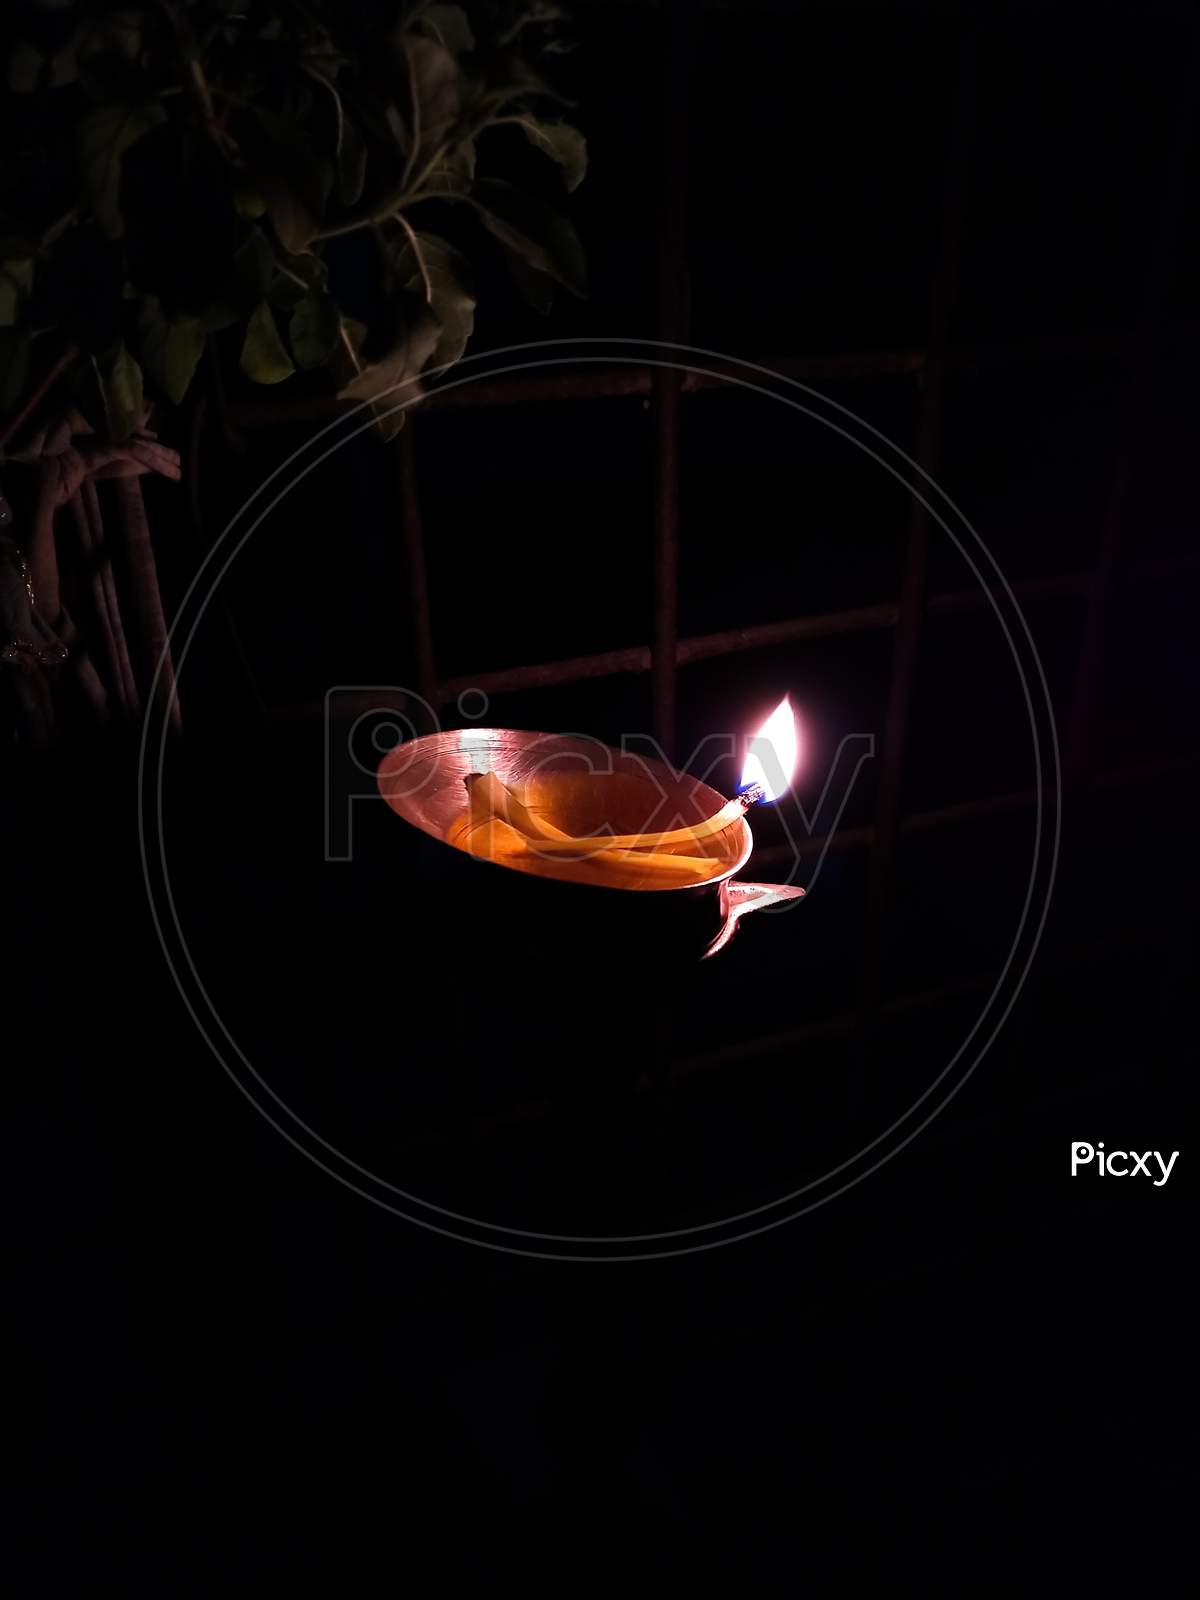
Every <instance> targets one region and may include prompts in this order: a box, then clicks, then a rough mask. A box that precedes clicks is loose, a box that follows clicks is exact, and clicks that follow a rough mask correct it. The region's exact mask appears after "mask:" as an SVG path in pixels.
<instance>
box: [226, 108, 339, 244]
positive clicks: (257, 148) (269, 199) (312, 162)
mask: <svg viewBox="0 0 1200 1600" xmlns="http://www.w3.org/2000/svg"><path fill="white" fill-rule="evenodd" d="M234 133H235V137H236V138H237V141H238V145H239V148H240V150H241V153H242V156H243V158H244V160H245V163H246V176H247V178H248V179H249V180H250V181H251V182H252V183H253V184H254V186H255V188H256V189H257V190H258V193H259V194H260V195H261V196H262V200H263V205H264V206H265V207H266V212H267V216H268V217H269V218H270V220H271V226H272V227H273V228H274V230H275V236H276V238H277V239H278V240H279V242H280V244H281V245H282V246H283V248H284V249H285V250H287V251H289V252H291V253H292V254H296V255H298V254H300V253H301V252H303V251H305V250H307V249H308V246H309V245H310V244H311V243H312V240H313V238H314V236H315V235H316V232H317V229H318V227H319V226H320V220H321V215H322V212H323V210H324V204H325V193H326V190H327V182H328V179H329V178H330V177H331V176H332V174H331V173H330V171H329V169H328V168H327V167H323V165H322V163H321V162H320V161H319V160H318V159H317V155H316V152H315V151H314V150H313V148H312V146H311V145H310V144H309V142H308V140H307V139H306V138H305V137H304V135H303V134H301V133H298V132H297V131H296V130H295V129H294V128H290V127H289V126H288V125H287V123H285V122H284V121H283V120H282V118H280V117H276V116H272V115H271V114H270V113H269V112H266V111H261V110H254V111H246V112H243V113H242V114H241V115H240V116H239V117H238V118H236V120H235V122H234Z"/></svg>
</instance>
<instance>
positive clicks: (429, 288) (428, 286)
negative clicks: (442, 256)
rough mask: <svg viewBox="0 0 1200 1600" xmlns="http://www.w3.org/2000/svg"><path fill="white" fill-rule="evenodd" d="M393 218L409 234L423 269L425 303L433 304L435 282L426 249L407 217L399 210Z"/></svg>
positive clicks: (418, 264) (418, 262) (414, 252)
mask: <svg viewBox="0 0 1200 1600" xmlns="http://www.w3.org/2000/svg"><path fill="white" fill-rule="evenodd" d="M393 220H394V221H396V222H398V223H399V224H400V226H401V227H402V228H403V229H404V231H405V233H406V234H407V235H408V242H409V244H411V245H412V249H413V255H414V256H416V258H417V266H418V267H419V268H420V270H421V282H422V283H423V284H424V285H425V303H426V305H432V304H433V283H432V282H431V280H430V277H429V268H428V267H427V266H426V265H425V254H424V251H423V250H422V249H421V246H420V245H419V244H418V242H417V236H416V234H415V232H414V231H413V226H412V223H411V222H409V220H408V218H407V217H405V216H402V215H401V213H400V212H399V211H397V212H395V213H394V219H393Z"/></svg>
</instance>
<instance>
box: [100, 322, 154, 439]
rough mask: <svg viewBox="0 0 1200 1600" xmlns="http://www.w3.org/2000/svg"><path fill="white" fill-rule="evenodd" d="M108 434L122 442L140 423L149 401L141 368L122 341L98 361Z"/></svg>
mask: <svg viewBox="0 0 1200 1600" xmlns="http://www.w3.org/2000/svg"><path fill="white" fill-rule="evenodd" d="M96 374H97V376H98V378H99V379H100V392H101V394H102V395H103V397H104V415H105V419H106V420H107V423H108V435H109V438H110V439H111V440H112V441H113V443H114V444H122V443H123V442H124V441H125V440H126V439H128V438H129V436H130V434H131V433H132V432H133V431H134V429H135V428H137V427H138V425H139V424H140V423H141V420H142V417H143V416H144V414H145V410H146V404H145V399H144V396H143V393H142V369H141V367H139V366H138V364H137V362H136V361H135V360H134V359H133V357H132V356H131V355H130V354H129V351H128V350H127V349H126V348H125V346H124V345H123V344H119V345H118V346H117V348H116V350H115V351H114V352H113V354H112V355H111V356H110V357H109V358H108V359H107V360H106V361H103V362H97V363H96Z"/></svg>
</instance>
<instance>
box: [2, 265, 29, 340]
mask: <svg viewBox="0 0 1200 1600" xmlns="http://www.w3.org/2000/svg"><path fill="white" fill-rule="evenodd" d="M32 288H33V262H32V261H22V260H13V261H0V328H11V327H12V325H13V323H14V322H16V321H17V319H18V318H19V317H20V315H21V312H22V311H23V310H24V307H25V301H26V299H27V298H28V295H29V292H30V290H31V289H32Z"/></svg>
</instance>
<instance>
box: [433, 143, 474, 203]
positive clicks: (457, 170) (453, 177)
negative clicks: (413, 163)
mask: <svg viewBox="0 0 1200 1600" xmlns="http://www.w3.org/2000/svg"><path fill="white" fill-rule="evenodd" d="M425 181H426V184H427V186H428V188H429V190H430V191H432V192H433V193H435V194H446V195H466V194H469V193H470V191H471V185H472V184H473V183H474V181H475V141H474V140H473V139H462V140H460V141H459V143H458V144H456V145H450V146H447V148H446V150H445V151H444V152H443V154H442V156H441V157H440V159H439V160H438V162H437V164H436V165H435V166H433V167H432V168H431V169H430V172H429V177H428V178H427V179H426V180H425Z"/></svg>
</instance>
